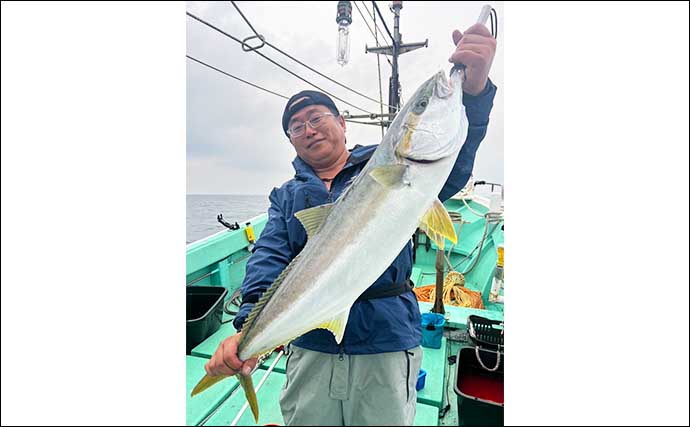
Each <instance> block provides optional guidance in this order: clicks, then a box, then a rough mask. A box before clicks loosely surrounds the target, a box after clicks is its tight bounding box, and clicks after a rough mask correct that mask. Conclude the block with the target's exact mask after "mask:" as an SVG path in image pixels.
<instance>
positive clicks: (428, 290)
mask: <svg viewBox="0 0 690 427" xmlns="http://www.w3.org/2000/svg"><path fill="white" fill-rule="evenodd" d="M414 293H415V294H416V295H417V300H418V301H424V302H434V301H435V300H436V285H426V286H420V287H418V288H414ZM443 303H444V304H449V305H454V306H457V307H470V308H484V303H483V302H482V294H481V293H479V292H477V291H473V290H470V289H467V288H466V287H465V276H463V275H462V273H459V272H457V271H451V272H449V273H448V274H447V275H446V278H445V279H444V280H443Z"/></svg>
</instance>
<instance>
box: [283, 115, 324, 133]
mask: <svg viewBox="0 0 690 427" xmlns="http://www.w3.org/2000/svg"><path fill="white" fill-rule="evenodd" d="M326 116H332V117H335V116H334V115H333V113H321V114H316V115H314V116H312V117H311V119H309V120H307V122H306V123H299V122H297V123H295V124H293V125H292V126H290V128H289V129H288V135H290V137H291V138H297V137H300V136H302V135H304V132H305V131H306V130H307V124H309V126H311V128H312V129H318V128H320V127H321V126H323V125H324V124H326V120H324V118H325V117H326Z"/></svg>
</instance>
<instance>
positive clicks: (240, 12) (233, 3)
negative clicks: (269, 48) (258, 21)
mask: <svg viewBox="0 0 690 427" xmlns="http://www.w3.org/2000/svg"><path fill="white" fill-rule="evenodd" d="M230 3H232V5H233V6H235V9H237V12H239V14H240V16H241V17H242V18H244V22H246V23H247V25H249V28H251V29H252V31H254V34H255V35H256V37H257V38H258V39H259V40H263V37H261V36H260V35H259V33H258V32H257V31H256V30H255V29H254V27H252V24H250V23H249V20H248V19H247V17H245V16H244V13H242V11H241V10H240V8H239V7H237V5H236V4H235V2H234V1H232V0H230Z"/></svg>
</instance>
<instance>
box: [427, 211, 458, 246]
mask: <svg viewBox="0 0 690 427" xmlns="http://www.w3.org/2000/svg"><path fill="white" fill-rule="evenodd" d="M419 228H421V229H422V230H424V232H425V233H426V235H427V236H429V238H430V239H431V240H433V241H434V242H435V243H436V246H438V247H439V248H440V249H441V250H443V248H444V247H445V243H446V239H448V240H450V241H451V242H453V244H454V245H455V244H457V243H458V237H457V235H456V234H455V228H453V221H452V220H451V219H450V215H448V211H447V210H446V208H445V206H443V203H441V201H440V200H439V199H436V200H434V203H433V204H432V205H431V208H429V210H428V211H426V213H425V214H424V216H423V217H422V221H421V223H420V224H419Z"/></svg>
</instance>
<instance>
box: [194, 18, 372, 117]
mask: <svg viewBox="0 0 690 427" xmlns="http://www.w3.org/2000/svg"><path fill="white" fill-rule="evenodd" d="M187 15H188V16H190V17H192V18H194V19H196V20H197V21H199V22H201V23H202V24H204V25H206V26H208V27H210V28H212V29H214V30H216V31H218V32H219V33H221V34H223V35H224V36H226V37H229V38H231V39H232V40H234V41H235V42H237V43H239V44H241V45H243V46H244V43H243V42H242V41H241V40H239V39H238V38H236V37H234V36H232V35H230V34H228V33H226V32H225V31H223V30H221V29H220V28H218V27H215V26H214V25H212V24H210V23H208V22H206V21H204V20H203V19H201V18H199V17H197V16H194V15H192V14H191V13H189V12H187ZM252 52H254V53H256V54H257V55H259V56H261V57H262V58H264V59H266V60H267V61H269V62H271V63H272V64H274V65H276V66H277V67H279V68H281V69H283V70H285V71H287V72H288V73H290V74H292V75H293V76H295V77H297V78H298V79H300V80H302V81H303V82H305V83H307V84H309V85H311V86H313V87H315V88H317V89H318V90H320V91H321V92H323V93H325V94H327V95H330V96H331V97H333V98H335V99H337V100H338V101H340V102H342V103H344V104H347V105H349V106H351V107H354V108H356V109H358V110H359V111H364V112H365V113H368V114H374V113H372V112H371V111H368V110H365V109H363V108H360V107H358V106H356V105H354V104H351V103H349V102H347V101H345V100H344V99H342V98H340V97H338V96H336V95H333V94H332V93H330V92H328V91H326V90H325V89H322V88H320V87H319V86H317V85H315V84H314V83H312V82H310V81H309V80H307V79H305V78H303V77H301V76H299V75H297V74H295V73H293V72H292V71H290V70H288V69H287V68H285V67H283V66H282V65H280V64H278V63H277V62H275V61H274V60H272V59H271V58H269V57H267V56H266V55H264V54H263V53H261V52H259V51H257V50H252Z"/></svg>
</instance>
